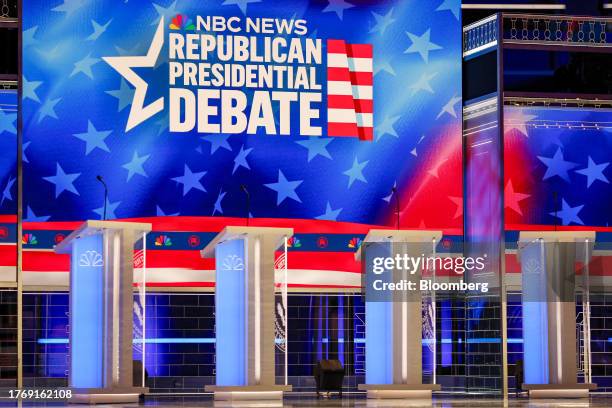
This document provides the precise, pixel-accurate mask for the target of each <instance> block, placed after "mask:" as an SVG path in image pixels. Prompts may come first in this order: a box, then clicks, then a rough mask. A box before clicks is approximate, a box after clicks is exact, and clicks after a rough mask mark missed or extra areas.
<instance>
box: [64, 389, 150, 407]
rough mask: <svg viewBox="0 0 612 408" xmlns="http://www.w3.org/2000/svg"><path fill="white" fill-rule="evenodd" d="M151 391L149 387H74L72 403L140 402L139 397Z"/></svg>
mask: <svg viewBox="0 0 612 408" xmlns="http://www.w3.org/2000/svg"><path fill="white" fill-rule="evenodd" d="M147 392H149V389H148V388H141V387H130V388H125V389H124V388H113V389H107V388H86V389H84V388H73V389H72V398H70V400H69V401H70V403H71V404H125V403H130V402H138V397H140V395H142V394H146V393H147Z"/></svg>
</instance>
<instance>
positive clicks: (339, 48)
mask: <svg viewBox="0 0 612 408" xmlns="http://www.w3.org/2000/svg"><path fill="white" fill-rule="evenodd" d="M327 53H328V54H346V53H347V50H346V42H345V41H344V40H327Z"/></svg>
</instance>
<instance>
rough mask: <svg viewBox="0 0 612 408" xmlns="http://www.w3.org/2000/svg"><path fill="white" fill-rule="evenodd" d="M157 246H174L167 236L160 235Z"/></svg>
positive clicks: (156, 241) (156, 239) (156, 242)
mask: <svg viewBox="0 0 612 408" xmlns="http://www.w3.org/2000/svg"><path fill="white" fill-rule="evenodd" d="M155 246H158V247H159V246H165V247H169V246H172V240H171V239H170V237H169V236H167V235H158V236H157V238H155Z"/></svg>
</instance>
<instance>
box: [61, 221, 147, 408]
mask: <svg viewBox="0 0 612 408" xmlns="http://www.w3.org/2000/svg"><path fill="white" fill-rule="evenodd" d="M150 230H151V224H145V223H133V222H114V221H91V220H90V221H86V222H85V223H83V224H82V225H81V226H80V227H79V228H78V229H77V230H75V231H74V232H72V233H71V234H70V235H68V236H67V237H66V238H65V239H64V240H63V241H62V242H61V243H59V244H58V245H56V247H55V252H56V253H60V254H70V302H69V310H70V323H69V327H70V332H69V342H70V365H69V378H68V384H69V386H70V387H71V388H73V390H74V391H73V395H74V397H73V399H72V400H71V402H83V403H96V402H132V401H137V400H138V395H139V394H142V393H144V392H146V389H145V388H140V387H134V384H133V362H132V359H133V348H132V343H133V331H134V326H133V319H134V317H133V307H134V291H133V283H134V246H135V244H136V243H137V242H139V241H140V242H141V243H142V245H146V243H145V242H144V239H145V235H146V234H147V232H149V231H150ZM142 268H143V269H144V265H142Z"/></svg>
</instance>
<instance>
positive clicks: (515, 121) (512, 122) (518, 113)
mask: <svg viewBox="0 0 612 408" xmlns="http://www.w3.org/2000/svg"><path fill="white" fill-rule="evenodd" d="M535 118H537V116H536V115H526V114H525V111H523V109H507V114H504V133H508V132H510V131H511V130H513V129H516V130H518V131H519V132H521V134H522V135H523V136H525V137H529V134H528V133H527V122H529V121H531V120H532V119H535Z"/></svg>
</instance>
